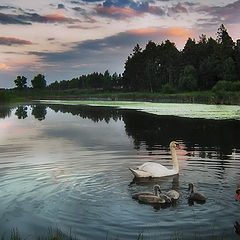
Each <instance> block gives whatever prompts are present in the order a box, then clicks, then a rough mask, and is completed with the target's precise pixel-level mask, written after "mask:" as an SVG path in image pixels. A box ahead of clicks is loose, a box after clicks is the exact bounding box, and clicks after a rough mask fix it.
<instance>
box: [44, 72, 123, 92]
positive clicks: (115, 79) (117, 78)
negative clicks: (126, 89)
mask: <svg viewBox="0 0 240 240" xmlns="http://www.w3.org/2000/svg"><path fill="white" fill-rule="evenodd" d="M120 87H122V77H121V75H118V74H117V73H114V74H112V75H111V74H110V73H109V71H108V70H106V71H105V72H104V74H102V73H98V72H94V73H91V74H87V75H81V76H80V77H78V78H73V79H71V80H62V81H60V82H58V81H55V82H54V83H51V84H50V85H49V86H48V88H49V89H52V90H67V89H103V90H111V89H113V88H120Z"/></svg>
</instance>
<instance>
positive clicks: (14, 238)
mask: <svg viewBox="0 0 240 240" xmlns="http://www.w3.org/2000/svg"><path fill="white" fill-rule="evenodd" d="M43 234H44V233H43ZM0 239H1V240H26V239H31V240H81V239H79V238H77V237H75V236H73V234H72V233H71V231H69V233H68V234H64V233H63V232H62V231H61V230H60V229H55V230H54V229H52V228H49V229H48V231H47V232H46V233H45V234H44V236H39V237H37V238H32V237H30V236H29V237H27V238H23V237H22V236H21V234H20V232H19V231H18V230H17V229H13V230H12V231H11V233H10V235H9V237H8V238H5V237H4V236H2V237H1V238H0ZM111 239H114V240H124V239H121V238H118V237H110V236H108V234H106V238H105V240H111ZM135 239H136V240H144V239H145V237H144V234H143V233H139V234H138V235H136V238H135ZM147 239H149V237H147ZM154 239H159V240H163V238H162V237H161V236H159V238H156V236H155V237H154ZM164 239H165V240H189V239H191V240H203V239H208V240H229V237H225V236H224V234H223V233H222V234H216V233H212V234H210V236H207V237H206V236H201V235H200V234H194V235H193V236H191V237H189V236H188V237H184V234H183V233H181V232H175V233H173V234H171V235H170V236H169V238H167V239H166V238H164Z"/></svg>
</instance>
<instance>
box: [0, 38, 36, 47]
mask: <svg viewBox="0 0 240 240" xmlns="http://www.w3.org/2000/svg"><path fill="white" fill-rule="evenodd" d="M31 44H33V43H32V42H30V41H27V40H22V39H19V38H13V37H0V45H7V46H11V45H31Z"/></svg>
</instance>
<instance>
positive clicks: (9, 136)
mask: <svg viewBox="0 0 240 240" xmlns="http://www.w3.org/2000/svg"><path fill="white" fill-rule="evenodd" d="M159 106H161V104H160V105H159ZM198 107H199V106H198V105H196V108H198ZM202 107H203V106H202ZM155 108H156V106H155ZM223 111H224V109H223ZM158 112H159V111H158ZM0 118H1V119H0V129H1V131H0V140H1V141H0V199H1V204H0V219H1V220H0V236H7V235H8V233H9V232H10V229H12V228H18V229H19V231H20V232H21V234H22V235H23V236H24V237H25V238H26V239H27V238H28V239H32V238H33V237H34V236H42V235H43V234H44V232H47V229H48V227H53V228H56V227H58V228H60V229H61V230H62V231H63V232H64V233H66V234H68V233H69V231H70V229H71V231H72V233H73V234H74V235H76V236H77V237H79V238H80V239H90V240H95V239H96V240H99V239H106V238H108V239H124V240H132V239H134V240H135V239H138V236H139V234H140V233H142V234H143V236H144V239H163V240H164V239H171V238H173V239H174V237H175V239H176V238H177V236H178V237H179V236H180V237H181V236H183V237H184V239H192V238H193V236H198V237H205V238H207V239H214V237H215V236H221V237H222V236H223V237H224V239H238V235H236V234H235V233H234V227H233V224H234V222H235V221H236V220H238V221H240V216H239V204H240V203H239V202H236V201H235V200H234V195H235V190H236V185H237V184H238V183H240V174H239V172H240V171H239V170H240V142H239V133H240V121H239V120H234V119H227V120H214V119H209V120H207V119H199V118H196V119H195V118H183V117H176V116H159V114H158V115H156V114H149V113H146V112H142V111H135V110H133V109H124V108H109V107H100V106H98V107H96V106H95V107H93V106H80V105H71V106H70V105H66V104H65V105H61V104H44V105H42V104H36V103H32V104H28V105H24V106H22V105H21V106H12V107H9V108H8V107H6V106H5V107H1V108H0ZM236 119H238V118H236ZM172 140H178V141H179V142H180V144H181V146H182V149H181V150H179V151H178V158H179V162H180V168H181V170H180V175H179V178H176V177H175V178H173V177H169V178H166V179H161V180H159V179H157V180H154V181H153V180H148V181H145V182H132V180H133V178H132V175H131V173H130V171H129V170H128V167H135V166H138V165H140V164H142V163H144V162H146V161H156V162H160V163H162V164H163V165H165V166H169V167H171V160H170V158H171V157H170V155H169V149H168V145H169V142H170V141H172ZM189 182H192V183H194V184H195V186H196V188H197V190H198V191H200V192H202V193H203V194H204V195H206V196H207V198H208V199H207V202H206V203H205V204H203V205H201V204H194V205H193V206H189V204H188V201H187V199H186V198H187V196H188V191H187V187H188V183H189ZM156 183H158V184H160V185H161V187H162V189H163V190H167V189H170V188H172V187H174V188H177V189H178V190H179V192H180V193H181V199H180V200H179V202H178V203H177V204H176V205H175V206H171V207H168V208H154V207H153V206H149V205H142V204H139V203H138V202H136V201H134V200H132V199H131V195H132V194H133V193H135V192H138V191H149V190H151V189H152V187H153V186H154V184H156Z"/></svg>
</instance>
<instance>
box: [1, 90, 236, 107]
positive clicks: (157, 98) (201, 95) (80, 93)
mask: <svg viewBox="0 0 240 240" xmlns="http://www.w3.org/2000/svg"><path fill="white" fill-rule="evenodd" d="M0 94H2V98H3V100H5V101H6V100H8V101H19V100H24V99H25V100H26V99H31V100H38V99H60V100H61V99H62V100H115V101H117V100H121V101H123V100H126V101H152V102H179V103H207V104H240V94H239V92H226V91H217V92H213V91H201V92H200V91H197V92H183V93H172V94H166V93H160V92H158V93H150V92H122V91H112V92H103V91H101V90H65V91H64V90H61V91H58V90H54V91H53V90H52V91H51V90H38V91H36V90H30V89H29V90H24V91H16V90H6V91H5V92H3V91H2V92H1V93H0ZM0 101H1V95H0Z"/></svg>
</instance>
